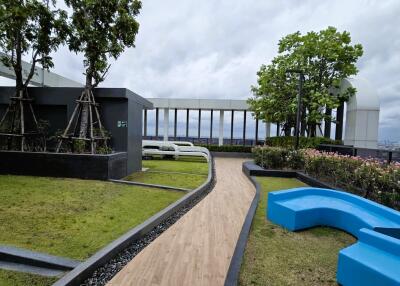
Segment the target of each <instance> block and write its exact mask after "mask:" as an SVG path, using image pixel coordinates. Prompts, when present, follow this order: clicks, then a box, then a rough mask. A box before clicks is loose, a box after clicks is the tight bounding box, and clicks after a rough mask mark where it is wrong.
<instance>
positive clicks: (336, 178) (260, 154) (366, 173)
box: [253, 147, 400, 210]
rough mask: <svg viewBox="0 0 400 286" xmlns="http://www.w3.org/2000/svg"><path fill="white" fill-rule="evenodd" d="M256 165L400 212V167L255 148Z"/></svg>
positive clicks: (324, 154)
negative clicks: (303, 175)
mask: <svg viewBox="0 0 400 286" xmlns="http://www.w3.org/2000/svg"><path fill="white" fill-rule="evenodd" d="M253 154H254V160H255V162H256V164H258V165H260V166H262V167H263V168H267V169H294V170H303V171H304V172H305V173H306V174H309V175H310V176H312V177H314V178H317V179H319V180H321V181H324V182H327V183H329V184H331V185H333V186H335V187H337V188H340V189H343V190H345V191H348V192H351V193H354V194H357V195H360V196H363V197H365V198H368V199H371V200H373V201H376V202H379V203H381V204H384V205H386V206H389V207H392V208H395V209H398V210H400V164H399V163H392V164H389V165H388V164H385V163H382V162H380V161H376V160H373V159H363V158H360V157H352V156H344V155H338V154H336V153H328V152H321V151H316V150H312V149H303V150H298V151H295V150H290V149H286V148H279V147H255V148H254V149H253Z"/></svg>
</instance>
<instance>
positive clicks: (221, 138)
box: [218, 110, 224, 146]
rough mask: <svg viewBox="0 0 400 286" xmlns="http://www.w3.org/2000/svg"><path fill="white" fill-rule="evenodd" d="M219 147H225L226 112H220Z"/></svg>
mask: <svg viewBox="0 0 400 286" xmlns="http://www.w3.org/2000/svg"><path fill="white" fill-rule="evenodd" d="M218 145H219V146H222V145H224V111H223V110H220V111H219V135H218Z"/></svg>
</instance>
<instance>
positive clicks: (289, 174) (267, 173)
mask: <svg viewBox="0 0 400 286" xmlns="http://www.w3.org/2000/svg"><path fill="white" fill-rule="evenodd" d="M242 171H243V173H244V174H245V175H246V176H247V177H248V178H249V180H250V181H251V183H252V184H253V185H254V187H255V188H256V194H255V196H254V198H253V201H252V202H251V205H250V208H249V210H248V212H247V215H246V218H245V221H244V223H243V226H242V230H241V231H240V234H239V239H238V241H237V243H236V247H235V251H234V252H233V256H232V259H231V263H230V265H229V269H228V273H227V275H226V278H225V283H224V286H236V285H237V284H238V280H239V274H240V268H241V266H242V260H243V255H244V252H245V249H246V244H247V240H248V237H249V234H250V228H251V225H252V223H253V218H254V216H255V214H256V210H257V207H258V203H259V200H260V191H261V186H260V184H259V183H258V182H257V181H256V179H255V177H254V176H263V177H283V178H296V179H298V180H300V181H302V182H303V183H306V184H308V185H310V186H313V187H318V188H327V189H335V188H334V187H332V186H331V185H329V184H326V183H324V182H321V181H319V180H316V179H314V178H312V177H310V176H308V175H306V174H304V173H302V172H298V171H291V170H265V169H263V168H261V167H260V166H258V165H256V164H255V163H254V162H253V161H247V162H244V163H243V164H242Z"/></svg>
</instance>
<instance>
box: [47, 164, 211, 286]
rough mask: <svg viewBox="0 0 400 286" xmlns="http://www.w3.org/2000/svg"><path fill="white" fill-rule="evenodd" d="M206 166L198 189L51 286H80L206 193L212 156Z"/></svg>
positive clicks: (133, 229)
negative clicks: (126, 249) (97, 270)
mask: <svg viewBox="0 0 400 286" xmlns="http://www.w3.org/2000/svg"><path fill="white" fill-rule="evenodd" d="M208 166H209V167H208V176H207V181H206V182H204V183H203V184H202V185H201V186H200V187H198V188H196V189H194V190H192V191H190V192H189V193H187V194H186V195H185V196H183V197H182V198H180V199H179V200H178V201H176V202H174V203H172V204H171V205H169V206H168V207H166V208H165V209H163V210H161V211H160V212H158V213H156V214H155V215H153V216H152V217H150V218H149V219H147V220H146V221H145V222H143V223H141V224H140V225H138V226H136V227H134V228H132V229H131V230H129V231H128V232H126V233H125V234H123V235H122V236H120V237H119V238H117V239H116V240H114V241H113V242H111V243H109V244H108V245H106V246H105V247H104V248H102V249H100V250H99V251H98V252H96V253H95V254H94V255H92V256H91V257H89V258H88V259H87V260H86V261H84V262H82V263H81V264H80V265H78V266H77V267H75V268H74V269H73V270H72V271H70V272H68V273H67V274H66V275H64V276H63V277H62V278H61V279H59V280H58V281H56V282H55V283H54V284H53V286H71V285H80V283H82V282H83V281H84V280H85V279H86V278H88V277H89V276H90V274H91V273H92V272H94V271H95V270H96V269H97V268H99V267H100V266H102V265H103V264H105V263H106V262H107V261H108V260H110V259H112V258H113V257H114V256H115V255H117V254H118V253H119V252H120V251H122V250H123V249H124V248H126V247H127V246H128V245H130V244H131V243H132V242H134V241H137V240H139V239H141V238H143V237H144V236H145V235H146V234H148V233H149V232H150V231H151V230H152V229H153V228H155V227H156V226H157V225H159V224H160V223H162V222H163V221H165V220H166V219H168V217H170V216H172V215H173V214H174V213H176V212H177V211H179V210H180V209H181V208H183V207H184V206H185V205H187V204H189V203H190V202H191V201H193V200H195V199H196V198H197V197H199V196H200V195H201V194H203V193H204V192H206V191H207V190H208V189H209V188H210V187H211V186H212V185H213V183H214V179H215V172H214V160H213V158H212V156H210V160H209V162H208Z"/></svg>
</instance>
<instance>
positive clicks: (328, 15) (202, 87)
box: [54, 0, 400, 140]
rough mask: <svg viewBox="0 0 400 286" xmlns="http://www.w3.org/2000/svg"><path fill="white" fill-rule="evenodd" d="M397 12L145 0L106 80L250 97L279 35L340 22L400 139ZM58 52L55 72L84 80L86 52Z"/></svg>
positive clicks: (152, 92)
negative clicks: (131, 37)
mask: <svg viewBox="0 0 400 286" xmlns="http://www.w3.org/2000/svg"><path fill="white" fill-rule="evenodd" d="M399 15H400V1H397V0H386V1H367V0H354V1H345V0H336V1H318V0H307V1H300V0H294V1H258V0H248V1H238V0H234V1H228V0H223V1H210V0H209V1H195V0H173V1H161V0H145V1H143V10H142V12H141V15H140V16H139V22H140V25H141V26H140V31H139V34H138V37H137V41H136V48H134V49H128V50H127V51H126V52H125V53H124V54H123V55H122V56H121V57H120V58H119V59H118V60H117V61H116V62H115V63H114V64H113V66H112V68H111V71H110V74H109V77H108V78H107V80H106V81H105V82H104V83H103V86H109V87H117V86H118V87H120V86H123V87H127V88H129V89H131V90H133V91H135V92H137V93H139V94H141V95H142V96H145V97H186V98H234V99H246V98H248V97H249V96H250V95H251V93H250V86H251V85H252V84H255V83H256V72H257V70H258V69H259V66H260V65H261V64H262V63H265V64H268V63H269V62H270V60H271V59H272V58H273V57H274V56H275V55H276V52H277V43H278V41H279V39H280V38H281V37H283V36H285V35H286V34H288V33H293V32H295V31H298V30H299V31H301V32H307V31H310V30H320V29H324V28H326V27H327V26H335V27H337V28H338V29H339V30H347V31H349V32H350V33H351V36H352V39H353V42H354V43H361V44H362V45H363V46H364V56H363V57H362V59H361V60H360V61H359V64H358V67H359V70H360V73H359V76H360V77H364V78H366V79H368V80H369V81H371V82H372V84H373V86H375V87H376V89H377V91H378V93H379V95H380V98H381V118H380V120H381V128H380V138H381V139H382V140H385V139H393V140H400V130H399V129H400V127H398V125H399V124H398V122H399V121H400V115H399V112H398V106H400V53H399V51H400V29H399V28H398V27H399V25H400V20H399ZM54 57H55V62H56V67H55V71H56V72H58V73H60V74H63V75H65V76H67V77H70V78H73V79H76V80H79V81H82V82H83V75H82V56H81V55H78V56H77V55H75V54H72V53H70V52H69V51H68V50H67V49H65V48H63V49H61V50H60V51H58V52H57V53H56V54H55V55H54Z"/></svg>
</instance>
